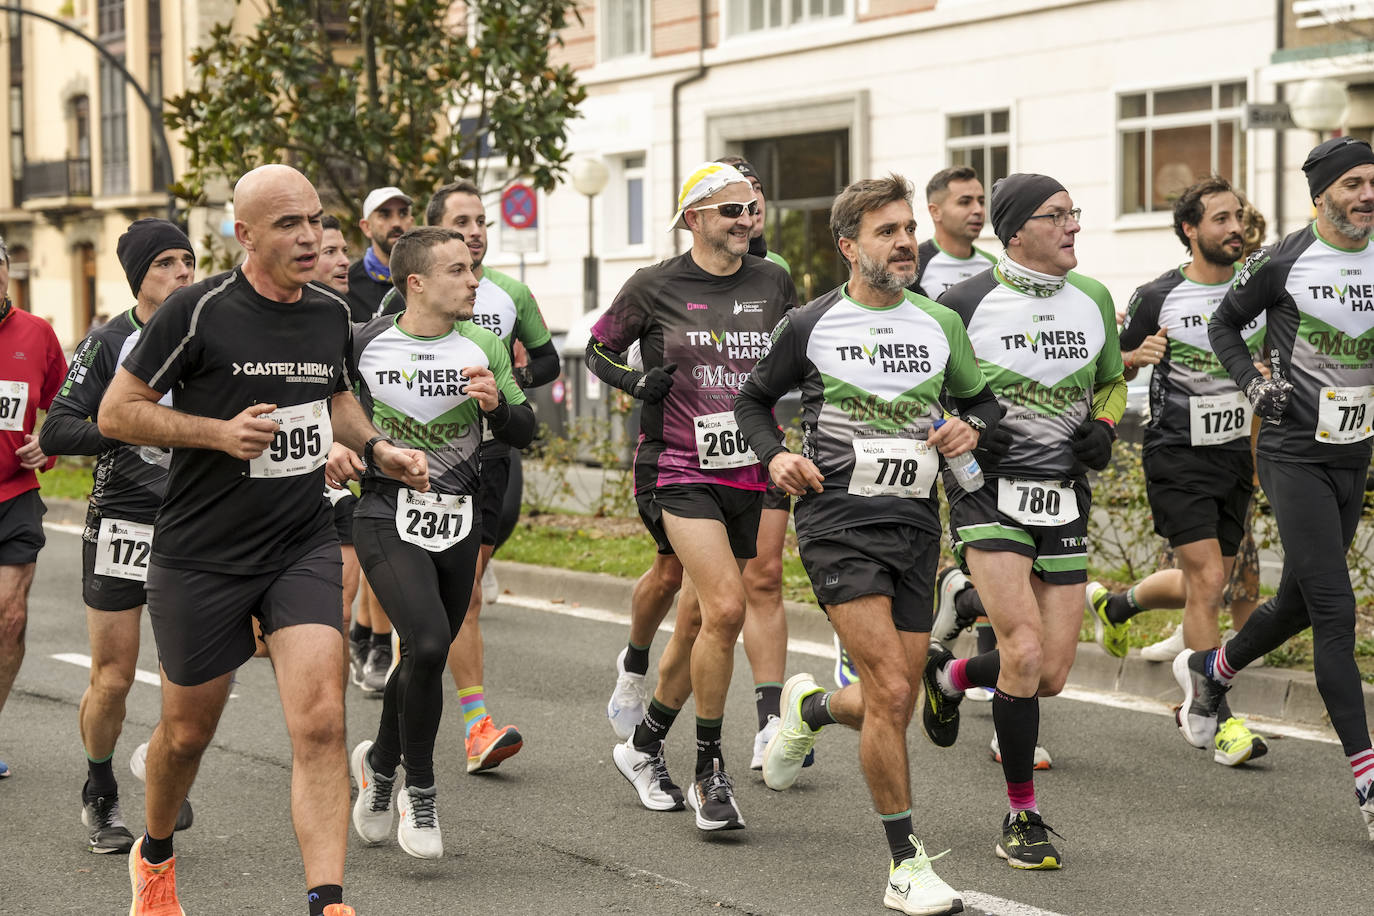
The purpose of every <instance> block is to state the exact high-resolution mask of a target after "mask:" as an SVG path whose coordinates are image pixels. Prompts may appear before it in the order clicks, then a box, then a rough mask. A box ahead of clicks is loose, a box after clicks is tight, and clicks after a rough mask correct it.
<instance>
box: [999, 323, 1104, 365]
mask: <svg viewBox="0 0 1374 916" xmlns="http://www.w3.org/2000/svg"><path fill="white" fill-rule="evenodd" d="M1087 344H1088V338H1087V336H1086V335H1085V334H1084V333H1083V332H1082V331H1052V330H1049V329H1045V330H1043V331H1039V332H1037V333H1035V334H1029V333H1027V334H1003V335H1002V348H1003V349H1005V350H1025V349H1029V350H1030V351H1031V352H1032V353H1038V354H1040V357H1041V358H1042V359H1087V358H1088V347H1087Z"/></svg>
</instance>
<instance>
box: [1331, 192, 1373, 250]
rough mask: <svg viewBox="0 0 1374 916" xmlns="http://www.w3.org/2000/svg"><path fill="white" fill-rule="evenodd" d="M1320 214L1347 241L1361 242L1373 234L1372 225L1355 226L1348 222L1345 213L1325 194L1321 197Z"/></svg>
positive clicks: (1348, 218) (1348, 219)
mask: <svg viewBox="0 0 1374 916" xmlns="http://www.w3.org/2000/svg"><path fill="white" fill-rule="evenodd" d="M1321 200H1322V213H1323V214H1324V215H1325V216H1326V218H1327V220H1329V221H1330V222H1331V225H1333V226H1335V227H1336V231H1337V232H1339V233H1340V234H1341V235H1343V236H1345V237H1346V238H1348V239H1351V240H1353V241H1356V242H1363V241H1364V240H1365V239H1367V238H1369V234H1370V233H1371V232H1374V224H1372V225H1369V226H1356V225H1355V224H1354V223H1352V222H1351V221H1350V217H1348V216H1346V215H1345V211H1344V210H1342V209H1341V208H1340V207H1339V206H1337V205H1336V202H1335V201H1333V200H1332V199H1331V198H1330V197H1329V196H1327V195H1326V194H1323V195H1322V198H1321Z"/></svg>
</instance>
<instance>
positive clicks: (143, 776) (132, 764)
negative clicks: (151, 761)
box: [129, 741, 148, 782]
mask: <svg viewBox="0 0 1374 916" xmlns="http://www.w3.org/2000/svg"><path fill="white" fill-rule="evenodd" d="M129 772H130V773H133V774H134V779H137V780H138V781H139V782H147V781H148V742H147V741H144V742H143V743H142V744H140V745H139V746H138V747H136V748H134V752H133V754H131V755H130V756H129Z"/></svg>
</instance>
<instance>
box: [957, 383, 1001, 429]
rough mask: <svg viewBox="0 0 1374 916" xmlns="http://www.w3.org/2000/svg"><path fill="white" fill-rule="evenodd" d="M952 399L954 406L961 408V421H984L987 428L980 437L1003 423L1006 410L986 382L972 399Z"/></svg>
mask: <svg viewBox="0 0 1374 916" xmlns="http://www.w3.org/2000/svg"><path fill="white" fill-rule="evenodd" d="M952 399H953V401H954V406H955V407H957V408H959V416H960V418H961V419H964V420H967V419H968V418H969V417H977V418H978V419H979V420H981V421H982V423H983V426H984V427H986V428H985V429H984V431H983V432H982V433H981V434H980V437H981V436H985V435H987V434H988V433H990V432H992V431H993V430H994V429H996V428H997V424H998V423H1000V422H1002V415H1003V414H1005V413H1006V409H1005V408H1004V407H1002V405H1001V403H999V402H998V400H997V395H995V394H993V392H992V389H991V388H990V387H988V385H987V383H986V382H985V383H983V387H982V388H981V389H979V391H978V392H977V393H976V394H974V395H973V396H972V397H967V398H961V397H953V398H952Z"/></svg>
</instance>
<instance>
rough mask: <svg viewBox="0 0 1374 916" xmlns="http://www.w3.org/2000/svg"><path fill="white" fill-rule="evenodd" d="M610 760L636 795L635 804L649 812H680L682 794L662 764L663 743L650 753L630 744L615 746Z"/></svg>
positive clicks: (665, 764)
mask: <svg viewBox="0 0 1374 916" xmlns="http://www.w3.org/2000/svg"><path fill="white" fill-rule="evenodd" d="M611 759H612V760H614V761H615V768H616V769H617V770H619V771H620V775H621V776H624V777H625V778H626V779H627V780H629V783H630V785H632V786H634V787H635V792H637V793H639V803H640V804H641V805H643V806H644V807H646V808H648V809H649V810H650V811H681V810H682V806H683V798H682V790H681V789H679V788H678V787H677V785H676V784H675V783H674V782H673V780H672V778H671V777H669V776H668V764H667V763H665V762H664V760H663V742H662V741H660V742H659V743H658V747H656V748H653V749H652V751H641V750H640V749H639V748H637V747H635V746H634V742H633V741H632V740H626V741H625V743H624V744H617V745H616V746H615V748H614V749H613V750H612V751H611Z"/></svg>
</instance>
